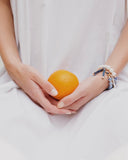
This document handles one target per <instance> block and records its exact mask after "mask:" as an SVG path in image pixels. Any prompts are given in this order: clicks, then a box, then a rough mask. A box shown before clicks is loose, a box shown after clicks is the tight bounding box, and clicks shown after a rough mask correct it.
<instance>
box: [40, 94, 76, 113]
mask: <svg viewBox="0 0 128 160" xmlns="http://www.w3.org/2000/svg"><path fill="white" fill-rule="evenodd" d="M41 105H42V106H43V107H44V109H45V110H46V111H47V112H48V113H51V114H72V113H74V111H70V110H68V109H58V108H57V107H56V106H55V105H53V104H51V103H50V102H49V100H48V99H47V98H46V97H45V96H44V97H43V98H42V99H41Z"/></svg>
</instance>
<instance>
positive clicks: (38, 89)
mask: <svg viewBox="0 0 128 160" xmlns="http://www.w3.org/2000/svg"><path fill="white" fill-rule="evenodd" d="M6 69H7V71H8V73H9V75H10V76H11V78H12V79H13V80H14V81H15V82H16V84H17V85H18V86H19V87H20V88H21V89H22V90H23V91H24V92H25V93H26V94H27V95H28V96H29V97H30V98H31V99H32V100H33V101H34V102H35V103H37V104H39V105H40V106H41V107H43V108H44V110H45V111H46V112H48V113H50V114H72V111H70V110H68V109H58V108H57V107H56V106H55V105H53V104H51V103H50V101H49V100H48V99H47V97H46V96H45V93H46V94H49V95H51V96H55V95H57V91H56V89H55V88H54V87H53V86H52V84H51V83H50V82H48V81H47V80H45V79H44V77H42V76H41V75H40V73H38V71H36V70H35V69H34V68H33V67H31V66H28V65H25V64H22V63H18V65H14V66H11V67H6Z"/></svg>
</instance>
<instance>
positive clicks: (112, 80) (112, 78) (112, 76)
mask: <svg viewBox="0 0 128 160" xmlns="http://www.w3.org/2000/svg"><path fill="white" fill-rule="evenodd" d="M100 72H103V74H102V78H103V79H104V76H105V73H106V74H107V75H108V82H109V86H108V88H107V90H110V89H112V88H114V87H116V81H117V77H116V72H114V70H113V68H112V67H111V66H108V65H100V66H99V67H98V70H97V71H95V72H94V73H93V75H94V76H96V75H97V74H98V73H100Z"/></svg>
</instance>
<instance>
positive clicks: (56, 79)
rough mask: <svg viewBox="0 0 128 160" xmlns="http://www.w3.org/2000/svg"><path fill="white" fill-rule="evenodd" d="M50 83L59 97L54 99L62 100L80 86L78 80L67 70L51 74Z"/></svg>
mask: <svg viewBox="0 0 128 160" xmlns="http://www.w3.org/2000/svg"><path fill="white" fill-rule="evenodd" d="M48 81H49V82H50V83H51V84H52V85H53V86H54V87H55V88H56V90H57V91H58V95H57V96H55V97H54V98H56V99H58V100H60V99H62V98H63V97H65V96H67V95H69V94H71V93H72V92H73V91H74V90H75V89H76V88H77V86H78V85H79V81H78V78H77V77H76V75H74V74H73V73H71V72H69V71H66V70H58V71H56V72H54V73H53V74H51V76H50V77H49V78H48Z"/></svg>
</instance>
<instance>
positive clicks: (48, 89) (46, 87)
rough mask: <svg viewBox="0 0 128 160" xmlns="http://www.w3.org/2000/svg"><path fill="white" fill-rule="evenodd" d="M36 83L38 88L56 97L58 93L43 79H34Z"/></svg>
mask: <svg viewBox="0 0 128 160" xmlns="http://www.w3.org/2000/svg"><path fill="white" fill-rule="evenodd" d="M36 83H38V84H39V86H40V87H41V88H42V89H43V90H44V91H46V93H48V94H49V95H51V96H57V94H58V91H57V90H56V89H55V87H54V86H53V85H52V84H51V83H50V82H49V81H47V80H45V79H44V78H43V77H40V76H38V77H36Z"/></svg>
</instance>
